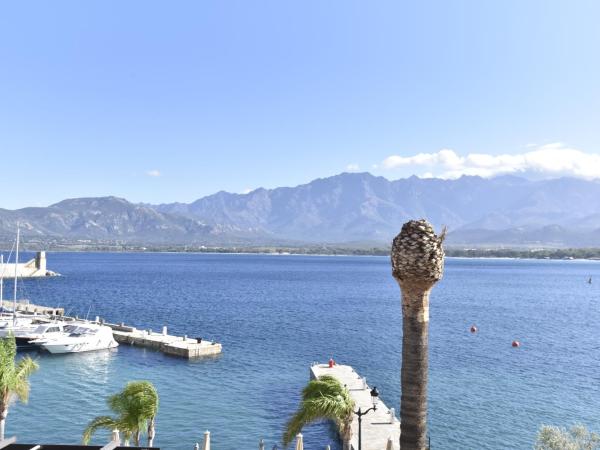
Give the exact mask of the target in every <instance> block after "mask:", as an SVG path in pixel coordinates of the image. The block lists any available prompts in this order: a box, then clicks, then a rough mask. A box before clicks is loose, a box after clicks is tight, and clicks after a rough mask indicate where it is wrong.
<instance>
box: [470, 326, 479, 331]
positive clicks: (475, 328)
mask: <svg viewBox="0 0 600 450" xmlns="http://www.w3.org/2000/svg"><path fill="white" fill-rule="evenodd" d="M478 331H479V330H478V329H477V327H476V326H475V325H471V333H477V332H478Z"/></svg>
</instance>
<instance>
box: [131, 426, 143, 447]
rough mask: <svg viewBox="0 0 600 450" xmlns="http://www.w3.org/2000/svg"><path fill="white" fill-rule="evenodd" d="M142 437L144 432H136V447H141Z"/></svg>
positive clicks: (134, 436) (134, 439) (134, 441)
mask: <svg viewBox="0 0 600 450" xmlns="http://www.w3.org/2000/svg"><path fill="white" fill-rule="evenodd" d="M141 435H142V432H141V431H140V430H136V432H135V434H134V435H133V443H134V444H135V446H136V447H139V446H140V437H141Z"/></svg>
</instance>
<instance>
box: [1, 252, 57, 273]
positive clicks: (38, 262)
mask: <svg viewBox="0 0 600 450" xmlns="http://www.w3.org/2000/svg"><path fill="white" fill-rule="evenodd" d="M0 270H2V273H3V274H4V278H12V277H14V275H15V263H7V262H5V263H4V266H3V267H2V268H0ZM59 275H60V274H59V273H56V272H53V271H51V270H48V269H47V268H46V252H37V253H36V254H35V258H33V259H31V260H29V261H27V262H26V263H19V264H17V276H18V277H19V278H36V277H56V276H59Z"/></svg>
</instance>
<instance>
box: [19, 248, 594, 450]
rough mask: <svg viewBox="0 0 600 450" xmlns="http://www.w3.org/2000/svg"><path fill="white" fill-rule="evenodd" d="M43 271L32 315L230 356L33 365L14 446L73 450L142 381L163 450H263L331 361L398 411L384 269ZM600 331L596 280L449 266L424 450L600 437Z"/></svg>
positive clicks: (224, 262)
mask: <svg viewBox="0 0 600 450" xmlns="http://www.w3.org/2000/svg"><path fill="white" fill-rule="evenodd" d="M48 261H49V268H50V269H52V270H56V271H58V272H60V273H62V274H63V276H62V277H60V278H53V279H39V280H27V281H25V283H24V286H23V288H24V292H23V294H24V295H26V296H27V297H28V298H29V299H30V300H31V301H32V302H33V303H39V304H48V305H59V306H63V307H64V308H65V309H66V310H67V311H68V313H69V314H72V315H75V314H77V315H79V316H85V315H86V314H88V311H89V315H90V317H93V316H96V315H100V316H102V317H104V318H106V319H107V320H110V321H114V322H121V321H123V322H126V323H128V324H132V325H135V326H138V327H140V328H146V329H147V328H152V329H154V330H158V329H160V328H161V327H162V326H163V325H168V326H169V329H170V331H171V332H173V333H177V334H187V335H190V336H202V337H205V338H208V339H216V340H218V341H220V342H222V343H223V348H224V352H223V354H222V356H220V357H218V358H214V359H205V360H199V361H185V360H180V359H175V358H171V357H166V356H163V355H162V354H160V353H156V352H153V351H148V350H141V349H138V348H131V347H127V346H120V347H119V348H118V349H117V350H116V351H113V352H95V353H89V354H74V355H66V356H49V355H39V356H37V357H38V360H39V363H40V370H39V371H38V372H37V373H36V374H35V375H33V376H32V378H31V396H30V401H29V404H28V405H20V404H19V405H15V406H14V407H12V408H11V410H10V412H9V416H8V419H7V434H8V435H9V436H10V435H17V437H18V439H19V442H26V441H28V442H38V441H43V442H53V443H54V442H56V443H77V442H79V440H80V436H81V432H82V431H83V429H84V427H85V425H86V423H87V422H88V421H89V420H90V419H92V418H93V417H94V416H96V415H101V414H105V413H107V412H108V410H107V407H106V405H105V398H106V397H107V396H108V395H110V394H111V393H114V392H116V391H118V390H119V389H120V388H121V387H122V386H123V385H124V384H125V382H126V381H128V380H137V379H148V380H151V381H152V382H154V383H155V385H156V386H157V388H158V391H159V394H160V399H161V403H160V411H159V415H158V419H157V437H156V442H155V444H156V445H159V446H160V447H162V448H163V449H173V450H175V449H190V450H191V449H192V448H193V446H194V443H195V442H196V441H201V439H202V435H203V432H204V431H205V430H210V431H211V437H212V444H213V448H214V449H216V450H219V449H221V450H241V449H252V448H257V445H258V441H259V439H260V438H264V439H265V442H266V444H267V449H268V450H270V449H271V448H272V447H273V445H274V444H275V443H278V442H279V439H280V436H281V432H282V430H283V427H284V424H285V422H286V419H287V418H288V417H289V416H290V415H291V414H292V412H293V411H294V409H295V407H296V405H297V402H298V398H299V393H300V390H301V389H302V387H303V386H304V384H305V383H306V382H307V380H308V375H309V366H310V364H311V363H312V362H313V361H320V362H325V361H327V360H328V358H329V357H330V356H332V355H333V357H334V358H336V360H337V361H338V362H340V363H346V364H351V365H352V366H354V367H355V368H356V369H357V371H358V372H359V373H361V374H364V375H365V376H366V377H367V379H368V381H369V383H370V384H375V385H377V386H378V388H379V390H380V392H381V396H382V398H383V400H384V401H385V402H386V403H387V404H388V405H390V406H395V407H396V410H397V411H398V410H399V402H400V349H401V313H400V294H399V290H398V287H397V285H396V284H395V282H394V280H393V279H392V278H391V276H390V266H389V262H388V259H387V258H384V257H318V256H312V257H304V256H267V255H198V254H106V253H104V254H103V253H96V254H92V253H51V254H49V255H48ZM596 274H597V275H598V277H597V282H595V283H593V284H591V285H590V284H588V283H587V279H588V277H589V276H590V275H596ZM9 288H10V287H9V286H8V287H7V291H8V289H9ZM599 319H600V265H599V263H596V262H581V261H525V260H522V261H513V260H475V259H450V260H449V261H447V265H446V273H445V277H444V279H443V280H442V281H441V282H440V283H439V285H438V286H437V287H436V288H435V289H434V291H433V293H432V301H431V330H430V332H431V334H430V345H431V347H430V359H431V363H430V395H429V398H430V434H431V443H432V448H433V449H512V448H515V449H521V448H523V449H524V448H531V447H532V444H533V441H534V439H535V435H536V431H537V429H538V427H539V425H540V424H558V425H569V424H572V423H574V422H582V423H584V424H586V425H587V426H589V427H591V428H593V429H595V430H600V408H598V405H600V384H599V383H600V370H599V369H600V367H599V366H600V358H599V357H600V333H599V328H600V320H599ZM471 324H476V325H477V326H478V327H479V330H480V332H479V333H478V334H476V335H472V334H470V333H469V327H470V325H471ZM513 339H518V340H520V341H521V343H522V346H521V348H518V349H514V348H512V347H511V341H512V340H513ZM96 441H97V442H100V443H105V442H107V441H108V435H107V434H105V433H101V434H99V435H98V439H97V440H96ZM326 444H331V445H332V449H337V448H339V447H338V445H337V444H336V442H335V436H334V434H333V432H332V429H331V427H330V426H329V425H327V424H317V425H314V426H311V427H310V428H308V429H307V430H306V432H305V448H307V449H309V450H322V449H323V448H324V447H325V445H326Z"/></svg>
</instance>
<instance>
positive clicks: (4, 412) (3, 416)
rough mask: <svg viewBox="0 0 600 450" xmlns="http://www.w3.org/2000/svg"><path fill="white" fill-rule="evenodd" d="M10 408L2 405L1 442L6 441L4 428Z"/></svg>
mask: <svg viewBox="0 0 600 450" xmlns="http://www.w3.org/2000/svg"><path fill="white" fill-rule="evenodd" d="M7 415H8V408H7V407H6V406H5V405H0V441H2V440H4V427H5V425H6V416H7Z"/></svg>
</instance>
